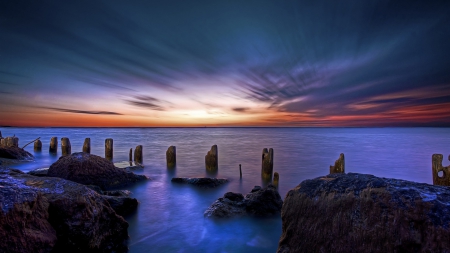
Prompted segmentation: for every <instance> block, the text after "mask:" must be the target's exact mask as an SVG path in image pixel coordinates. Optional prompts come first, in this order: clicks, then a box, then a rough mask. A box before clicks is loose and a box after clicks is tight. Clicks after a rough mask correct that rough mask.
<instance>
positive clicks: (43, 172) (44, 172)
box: [27, 168, 48, 177]
mask: <svg viewBox="0 0 450 253" xmlns="http://www.w3.org/2000/svg"><path fill="white" fill-rule="evenodd" d="M27 174H28V175H32V176H35V177H47V176H48V175H47V174H48V168H42V169H35V170H32V171H28V172H27Z"/></svg>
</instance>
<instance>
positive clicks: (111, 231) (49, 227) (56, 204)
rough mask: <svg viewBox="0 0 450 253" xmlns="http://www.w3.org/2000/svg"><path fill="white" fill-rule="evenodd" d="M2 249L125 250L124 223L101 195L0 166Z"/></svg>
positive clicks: (4, 250) (69, 184) (73, 184)
mask: <svg viewBox="0 0 450 253" xmlns="http://www.w3.org/2000/svg"><path fill="white" fill-rule="evenodd" d="M0 205H1V209H0V238H2V240H0V252H12V253H14V252H125V251H127V246H126V241H127V238H128V232H127V228H128V223H127V222H126V221H125V220H124V219H123V218H122V217H121V216H119V215H117V214H116V212H115V211H114V210H113V209H112V208H111V207H110V204H109V203H108V201H107V200H105V199H104V198H103V197H102V196H101V195H99V194H97V193H96V192H94V191H92V190H90V189H89V188H87V187H85V186H83V185H80V184H77V183H74V182H71V181H68V180H64V179H60V178H50V177H34V176H31V175H27V174H25V173H23V172H21V171H19V170H15V169H7V168H4V167H0Z"/></svg>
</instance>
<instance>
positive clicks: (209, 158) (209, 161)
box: [205, 145, 219, 170]
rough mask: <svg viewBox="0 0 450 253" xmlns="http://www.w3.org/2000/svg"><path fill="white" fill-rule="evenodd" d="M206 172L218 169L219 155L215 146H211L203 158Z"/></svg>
mask: <svg viewBox="0 0 450 253" xmlns="http://www.w3.org/2000/svg"><path fill="white" fill-rule="evenodd" d="M205 165H206V170H217V169H218V168H219V155H218V150H217V145H213V146H212V147H211V150H210V151H208V154H206V156H205Z"/></svg>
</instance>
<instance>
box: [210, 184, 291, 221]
mask: <svg viewBox="0 0 450 253" xmlns="http://www.w3.org/2000/svg"><path fill="white" fill-rule="evenodd" d="M282 205H283V200H282V199H281V196H280V194H279V193H278V191H277V189H276V188H275V186H273V185H272V184H269V185H268V186H267V187H265V188H261V187H260V186H255V187H254V188H253V189H252V191H251V192H250V193H248V194H247V195H246V196H245V197H244V196H243V195H242V194H240V193H234V192H227V193H225V195H224V196H223V198H219V199H218V200H216V201H215V202H214V203H213V204H212V205H211V206H210V207H209V208H208V209H207V210H206V211H205V213H204V215H205V216H206V217H215V218H229V217H239V216H246V215H248V216H256V217H269V216H274V215H277V214H279V213H280V211H281V207H282Z"/></svg>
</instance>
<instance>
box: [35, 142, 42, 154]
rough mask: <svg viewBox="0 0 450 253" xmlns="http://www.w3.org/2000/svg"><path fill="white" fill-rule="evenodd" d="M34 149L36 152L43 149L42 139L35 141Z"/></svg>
mask: <svg viewBox="0 0 450 253" xmlns="http://www.w3.org/2000/svg"><path fill="white" fill-rule="evenodd" d="M34 151H36V152H41V151H42V141H41V140H35V141H34Z"/></svg>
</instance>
